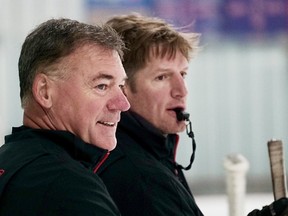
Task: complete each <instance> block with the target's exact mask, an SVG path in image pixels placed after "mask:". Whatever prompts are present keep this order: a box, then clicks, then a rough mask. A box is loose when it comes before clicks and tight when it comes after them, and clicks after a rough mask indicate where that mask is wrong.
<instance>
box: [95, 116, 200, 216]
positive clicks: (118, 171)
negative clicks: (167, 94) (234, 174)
mask: <svg viewBox="0 0 288 216" xmlns="http://www.w3.org/2000/svg"><path fill="white" fill-rule="evenodd" d="M116 137H117V147H116V148H115V149H114V150H113V151H112V152H111V154H110V156H109V158H108V159H107V160H106V161H105V163H104V164H103V166H102V167H101V168H100V169H99V176H100V177H101V178H102V179H103V181H104V183H105V184H106V186H107V189H108V191H109V193H110V194H111V196H112V198H113V199H114V201H115V203H116V204H117V206H118V208H119V210H120V212H121V214H122V215H123V216H132V215H133V216H134V215H137V216H170V215H171V216H184V215H185V216H202V215H203V214H202V213H201V211H200V210H199V208H198V206H197V204H196V203H195V201H194V198H193V195H192V193H191V191H190V189H189V187H188V184H187V181H186V179H185V177H184V175H183V172H182V170H181V169H180V168H179V166H177V164H176V162H175V154H176V149H177V142H178V139H179V137H178V135H177V134H169V135H168V136H163V135H162V134H161V133H160V131H158V130H157V129H156V128H154V127H153V126H152V125H151V124H150V123H149V122H147V121H145V120H144V119H143V118H141V117H140V116H139V115H137V114H136V113H133V112H131V111H128V112H124V113H122V114H121V121H120V122H119V124H118V128H117V132H116Z"/></svg>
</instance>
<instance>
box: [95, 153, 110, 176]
mask: <svg viewBox="0 0 288 216" xmlns="http://www.w3.org/2000/svg"><path fill="white" fill-rule="evenodd" d="M109 155H110V152H109V151H108V152H106V154H105V155H104V156H103V157H102V158H101V159H100V161H99V162H98V163H97V164H96V166H95V168H94V169H93V172H94V173H96V172H97V171H98V169H99V168H100V167H101V166H102V164H103V163H104V162H105V160H106V159H107V158H108V156H109Z"/></svg>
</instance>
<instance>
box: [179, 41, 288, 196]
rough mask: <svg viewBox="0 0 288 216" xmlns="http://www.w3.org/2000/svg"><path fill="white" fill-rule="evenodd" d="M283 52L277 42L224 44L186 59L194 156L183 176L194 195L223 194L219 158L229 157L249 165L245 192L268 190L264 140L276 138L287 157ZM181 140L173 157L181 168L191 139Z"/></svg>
mask: <svg viewBox="0 0 288 216" xmlns="http://www.w3.org/2000/svg"><path fill="white" fill-rule="evenodd" d="M287 51H288V44H287V40H281V39H278V40H272V39H270V40H269V41H263V42H256V41H254V42H251V43H249V42H245V43H244V42H243V43H237V42H235V41H234V42H227V41H226V42H225V43H208V44H207V45H206V46H205V47H204V48H203V51H202V52H201V53H199V55H198V56H197V57H196V58H195V60H194V61H192V63H191V71H190V73H191V74H190V75H189V80H188V86H189V91H190V95H189V109H190V110H189V111H190V112H191V118H192V121H193V128H194V133H195V138H196V142H197V152H196V159H195V164H194V166H193V168H192V169H191V170H190V171H188V172H186V174H187V176H188V177H190V182H191V184H192V186H193V190H194V191H197V192H199V193H201V192H203V190H204V191H205V192H207V191H208V192H209V191H210V192H211V191H219V190H220V189H219V187H220V186H222V189H221V190H223V187H224V184H225V183H224V180H225V178H224V175H225V172H224V168H223V160H224V157H226V156H227V155H228V154H231V153H241V154H242V155H244V156H245V157H246V158H247V159H248V160H249V162H250V170H249V172H248V184H249V185H250V187H249V188H248V192H249V191H258V190H265V191H269V190H271V179H270V169H269V161H268V152H267V141H268V140H270V139H272V138H276V139H281V140H282V141H283V143H284V148H285V154H286V157H288V154H287V153H288V97H287V92H288V52H287ZM181 137H182V140H183V143H181V144H180V152H179V153H180V154H179V155H178V159H179V160H180V161H185V162H184V163H186V164H187V163H188V159H189V154H190V152H191V148H190V146H191V141H190V140H188V139H187V138H186V136H185V135H184V134H182V136H181ZM286 167H288V159H286ZM202 186H204V187H202ZM217 187H218V188H217Z"/></svg>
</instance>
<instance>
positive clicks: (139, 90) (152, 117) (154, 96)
mask: <svg viewBox="0 0 288 216" xmlns="http://www.w3.org/2000/svg"><path fill="white" fill-rule="evenodd" d="M187 71H188V61H187V59H186V58H185V57H184V56H183V55H182V54H181V53H180V52H179V51H177V53H176V55H175V57H174V58H169V57H168V56H167V55H166V56H164V57H163V58H161V57H153V55H152V57H151V58H150V60H149V61H148V62H147V64H146V66H145V67H144V68H142V69H140V70H139V71H137V73H136V74H135V82H134V84H135V85H134V86H135V91H134V89H131V87H129V86H125V93H126V96H127V98H128V100H129V102H130V104H131V110H132V111H134V112H136V113H138V114H139V115H141V116H142V117H143V118H144V119H146V120H147V121H149V122H150V123H152V125H154V126H155V127H156V128H158V129H159V130H160V131H162V133H163V134H169V133H177V132H181V131H183V130H185V122H184V121H181V122H179V121H177V118H176V113H175V109H176V108H180V109H181V110H184V109H185V108H186V97H187V88H186V84H185V81H184V78H185V75H186V74H187Z"/></svg>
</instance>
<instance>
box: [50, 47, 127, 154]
mask: <svg viewBox="0 0 288 216" xmlns="http://www.w3.org/2000/svg"><path fill="white" fill-rule="evenodd" d="M65 61H67V62H66V63H64V64H65V66H64V67H65V73H68V78H64V79H55V80H54V81H53V85H52V88H53V90H54V94H53V105H52V107H51V109H49V111H48V115H49V116H50V119H51V122H52V124H53V126H54V127H55V128H56V129H58V130H67V131H70V132H72V133H73V134H75V135H76V136H78V137H80V138H81V139H82V140H84V141H85V142H87V143H91V144H93V145H96V146H98V147H100V148H103V149H108V150H112V149H114V148H115V146H116V137H115V131H116V126H117V123H118V122H119V120H120V112H121V111H126V110H128V109H129V107H130V105H129V102H128V101H127V99H126V97H125V95H124V94H123V92H122V87H123V85H124V82H125V79H126V74H125V71H124V68H123V66H122V63H121V59H120V57H119V55H118V53H117V52H116V51H107V50H103V49H101V48H99V47H97V46H95V45H94V46H84V47H82V48H79V49H77V50H76V51H75V52H74V53H73V54H72V55H70V56H68V57H66V58H65V59H64V60H63V61H62V63H63V62H65Z"/></svg>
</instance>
